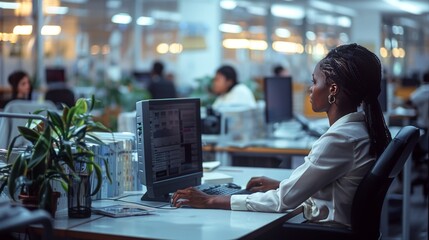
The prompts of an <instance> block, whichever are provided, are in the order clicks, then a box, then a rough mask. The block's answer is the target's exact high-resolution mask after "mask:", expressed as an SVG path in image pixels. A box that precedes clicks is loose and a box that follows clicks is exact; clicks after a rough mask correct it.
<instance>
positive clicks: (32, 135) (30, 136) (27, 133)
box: [14, 126, 40, 145]
mask: <svg viewBox="0 0 429 240" xmlns="http://www.w3.org/2000/svg"><path fill="white" fill-rule="evenodd" d="M18 132H19V133H20V134H21V136H22V137H24V138H25V139H27V140H28V141H30V142H31V143H32V144H33V145H34V144H36V142H37V140H38V139H39V136H40V133H39V132H37V131H36V130H34V129H31V128H27V127H23V126H18ZM14 145H15V144H14Z"/></svg>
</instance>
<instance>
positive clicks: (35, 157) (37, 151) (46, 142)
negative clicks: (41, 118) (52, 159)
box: [28, 127, 51, 168]
mask: <svg viewBox="0 0 429 240" xmlns="http://www.w3.org/2000/svg"><path fill="white" fill-rule="evenodd" d="M50 148H51V128H50V127H47V128H45V130H44V131H43V134H42V135H40V137H39V139H38V140H37V142H36V144H35V145H34V151H33V154H32V155H31V159H30V162H29V163H28V167H29V168H34V167H35V166H37V165H38V164H39V163H40V162H41V161H43V160H45V159H46V157H48V155H49V153H50Z"/></svg>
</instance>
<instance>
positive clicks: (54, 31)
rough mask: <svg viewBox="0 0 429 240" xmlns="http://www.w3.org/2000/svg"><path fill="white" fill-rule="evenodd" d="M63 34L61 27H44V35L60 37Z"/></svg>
mask: <svg viewBox="0 0 429 240" xmlns="http://www.w3.org/2000/svg"><path fill="white" fill-rule="evenodd" d="M60 33H61V27H60V26H57V25H45V26H43V27H42V35H45V36H46V35H49V36H54V35H59V34H60Z"/></svg>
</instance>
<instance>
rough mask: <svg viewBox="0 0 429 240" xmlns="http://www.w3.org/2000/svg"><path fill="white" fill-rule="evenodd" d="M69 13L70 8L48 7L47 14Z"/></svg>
mask: <svg viewBox="0 0 429 240" xmlns="http://www.w3.org/2000/svg"><path fill="white" fill-rule="evenodd" d="M68 11H69V8H68V7H47V8H46V13H49V14H58V15H64V14H66V13H67V12H68Z"/></svg>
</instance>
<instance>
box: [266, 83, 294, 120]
mask: <svg viewBox="0 0 429 240" xmlns="http://www.w3.org/2000/svg"><path fill="white" fill-rule="evenodd" d="M270 81H287V82H288V84H290V86H289V89H286V90H289V92H285V93H284V94H282V96H283V97H285V101H284V104H285V105H284V106H285V107H287V108H288V109H290V114H289V116H287V117H282V118H275V119H273V117H272V116H271V115H270V109H269V106H270V103H271V102H270V98H269V97H268V95H269V94H270V93H269V92H268V91H269V90H268V89H269V88H268V84H269V82H270ZM292 83H293V82H292V77H291V76H271V77H265V78H264V100H265V111H264V112H265V122H266V123H267V124H274V123H281V122H284V121H288V120H291V119H293V117H294V114H293V111H294V110H293V84H292ZM286 104H287V105H286Z"/></svg>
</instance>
